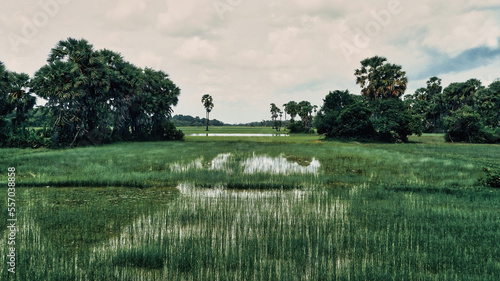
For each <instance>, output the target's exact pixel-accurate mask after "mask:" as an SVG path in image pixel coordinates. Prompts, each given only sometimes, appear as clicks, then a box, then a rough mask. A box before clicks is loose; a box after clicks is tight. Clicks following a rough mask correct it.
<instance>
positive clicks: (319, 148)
mask: <svg viewBox="0 0 500 281" xmlns="http://www.w3.org/2000/svg"><path fill="white" fill-rule="evenodd" d="M182 130H183V131H184V132H185V133H186V134H190V133H203V132H204V128H188V129H187V128H182ZM210 130H211V132H212V133H238V134H241V133H257V134H267V133H270V134H272V133H273V130H271V129H270V128H241V127H227V128H226V127H224V128H215V127H211V128H210ZM410 141H411V143H406V144H379V143H358V142H345V141H325V140H323V139H321V137H318V136H315V135H291V136H288V137H206V136H202V137H194V136H187V137H186V140H185V141H183V142H149V143H118V144H112V145H105V146H101V147H84V148H76V149H64V150H48V149H39V150H30V149H1V150H0V160H1V161H0V163H1V164H0V166H1V169H2V171H4V172H3V173H2V174H0V182H1V184H2V185H3V186H6V185H7V167H16V169H17V175H16V184H17V185H18V187H17V192H16V211H17V214H18V233H17V241H16V250H17V266H16V269H17V273H16V274H15V275H13V274H11V273H9V272H7V267H6V266H1V267H0V279H1V280H498V279H499V278H500V191H499V190H495V189H488V188H485V187H482V186H480V185H479V184H478V178H480V177H481V176H483V174H484V173H483V172H482V168H483V167H492V168H493V167H498V166H499V160H498V159H500V146H499V145H470V144H448V143H445V142H444V141H443V138H442V135H424V136H422V137H412V138H410ZM0 198H7V190H6V189H1V190H0ZM2 206H4V207H2V210H1V212H0V227H1V228H0V234H1V235H2V236H1V238H0V244H1V245H2V247H0V255H1V256H0V262H1V263H2V264H3V265H5V264H6V256H7V247H4V245H5V246H6V245H7V240H6V239H7V238H6V236H7V234H8V233H7V232H8V230H7V229H6V223H7V219H6V218H7V211H6V206H5V205H2Z"/></svg>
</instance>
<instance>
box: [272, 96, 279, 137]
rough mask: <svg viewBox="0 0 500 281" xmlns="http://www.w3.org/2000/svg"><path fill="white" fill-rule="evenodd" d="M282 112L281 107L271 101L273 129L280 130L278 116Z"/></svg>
mask: <svg viewBox="0 0 500 281" xmlns="http://www.w3.org/2000/svg"><path fill="white" fill-rule="evenodd" d="M279 113H280V109H279V108H278V107H277V106H276V104H274V103H271V121H272V122H273V129H276V131H279V127H278V121H277V120H278V116H279Z"/></svg>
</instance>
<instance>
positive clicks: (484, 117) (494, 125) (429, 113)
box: [405, 77, 500, 143]
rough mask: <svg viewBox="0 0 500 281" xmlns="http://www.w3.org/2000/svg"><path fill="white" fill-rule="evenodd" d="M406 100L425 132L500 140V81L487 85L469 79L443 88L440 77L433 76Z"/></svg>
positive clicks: (464, 139) (454, 139)
mask: <svg viewBox="0 0 500 281" xmlns="http://www.w3.org/2000/svg"><path fill="white" fill-rule="evenodd" d="M405 102H406V104H407V106H408V107H409V108H410V110H411V112H412V114H413V115H414V116H417V117H418V118H420V120H422V122H423V131H424V132H445V139H446V141H448V142H470V143H492V142H499V141H500V81H496V82H493V83H492V84H490V85H489V86H488V87H485V86H483V85H482V83H481V81H479V80H477V79H469V80H468V81H466V82H456V83H451V84H450V85H449V86H448V87H446V88H444V89H443V88H442V87H441V79H439V78H437V77H432V78H430V79H429V81H428V82H427V87H426V88H420V89H418V90H417V91H416V92H415V94H413V95H408V96H407V97H405Z"/></svg>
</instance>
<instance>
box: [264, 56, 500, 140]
mask: <svg viewBox="0 0 500 281" xmlns="http://www.w3.org/2000/svg"><path fill="white" fill-rule="evenodd" d="M354 76H355V78H356V84H358V85H359V86H360V87H361V95H355V94H352V93H350V92H349V91H348V90H335V91H331V92H329V93H328V95H327V96H326V97H325V99H324V100H323V105H322V107H321V108H320V109H319V111H318V112H317V114H316V116H315V117H314V118H313V116H312V112H313V111H314V112H315V113H316V108H317V107H316V106H311V104H310V103H309V102H304V101H303V102H300V103H296V102H294V101H290V102H288V103H286V104H283V108H284V110H285V113H286V114H288V115H289V116H290V117H291V122H290V124H289V125H288V127H287V128H288V129H289V131H290V132H292V133H293V132H310V131H311V125H312V126H313V127H315V128H316V130H317V133H318V134H323V135H325V136H326V137H327V138H350V139H358V140H373V141H383V142H406V141H408V136H409V135H412V134H415V135H421V134H422V133H445V140H446V141H447V142H471V143H495V142H500V80H497V81H495V82H493V83H492V84H490V85H489V86H487V87H485V86H483V85H482V84H481V81H479V80H477V79H470V80H468V81H466V82H458V83H451V84H450V85H449V86H448V87H446V88H444V89H443V87H442V85H441V82H442V80H441V79H440V78H438V77H431V78H430V79H429V80H428V81H427V85H426V87H423V88H419V89H418V90H416V91H415V93H414V94H410V95H404V94H405V91H406V88H407V84H408V78H407V76H406V72H405V71H403V70H402V67H401V66H400V65H396V64H391V63H388V62H387V59H386V58H385V57H380V56H375V57H371V58H367V59H364V60H362V61H361V67H360V68H359V69H356V70H355V71H354ZM277 113H281V110H280V109H279V108H277V107H276V105H275V104H274V103H273V104H271V114H272V117H273V120H276V116H277ZM297 115H299V116H300V118H301V121H300V122H294V118H295V116H297ZM285 119H286V118H285Z"/></svg>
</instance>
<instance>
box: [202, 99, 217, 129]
mask: <svg viewBox="0 0 500 281" xmlns="http://www.w3.org/2000/svg"><path fill="white" fill-rule="evenodd" d="M201 103H203V107H205V110H206V112H207V129H206V131H208V121H209V115H210V111H212V109H213V108H214V100H213V98H212V96H211V95H209V94H205V95H203V97H202V98H201Z"/></svg>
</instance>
